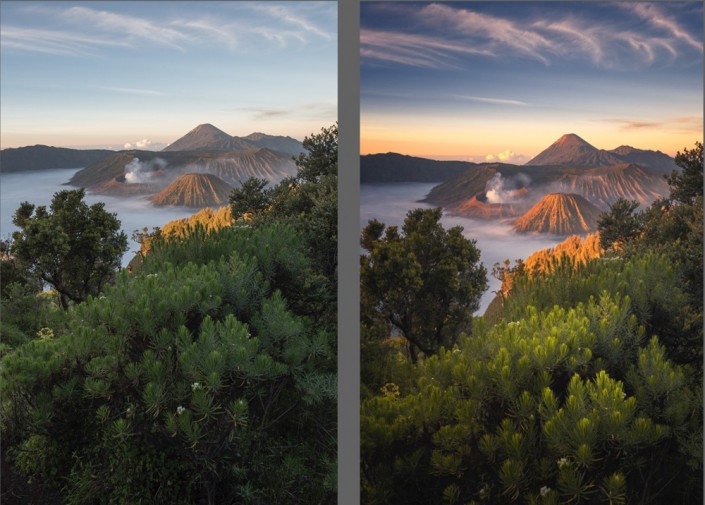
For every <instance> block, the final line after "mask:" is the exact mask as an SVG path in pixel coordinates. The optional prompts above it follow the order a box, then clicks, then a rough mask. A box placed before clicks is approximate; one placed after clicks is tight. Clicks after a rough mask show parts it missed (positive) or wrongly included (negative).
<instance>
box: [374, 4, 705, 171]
mask: <svg viewBox="0 0 705 505" xmlns="http://www.w3.org/2000/svg"><path fill="white" fill-rule="evenodd" d="M360 11H361V23H360V63H361V69H360V94H361V97H360V129H361V132H360V133H361V135H360V144H361V152H362V154H370V153H384V152H398V153H403V154H408V155H414V156H423V157H429V158H435V159H457V160H466V161H476V162H484V161H503V162H506V163H516V164H521V163H524V162H526V161H528V160H529V159H531V158H532V157H534V156H535V155H537V154H538V153H540V152H541V151H542V150H544V149H545V148H547V147H548V146H549V145H551V144H552V143H553V142H554V141H556V140H557V139H558V138H560V137H561V136H562V135H563V134H566V133H575V134H577V135H579V136H580V137H582V138H583V139H584V140H586V141H587V142H589V143H590V144H592V145H593V146H595V147H597V148H599V149H614V148H616V147H618V146H620V145H631V146H632V147H636V148H640V149H653V150H660V151H662V152H665V153H667V154H669V155H671V156H673V155H675V153H676V152H677V151H682V150H683V149H684V148H689V149H690V148H692V147H693V146H694V143H695V142H696V141H702V139H703V4H702V2H674V3H665V2H658V3H645V2H621V3H607V2H550V3H549V2H472V3H430V2H408V3H407V2H403V3H394V2H362V3H361V5H360Z"/></svg>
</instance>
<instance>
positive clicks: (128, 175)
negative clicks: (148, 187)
mask: <svg viewBox="0 0 705 505" xmlns="http://www.w3.org/2000/svg"><path fill="white" fill-rule="evenodd" d="M166 166H167V162H166V161H165V160H163V159H162V158H154V159H153V160H149V161H140V159H139V158H132V161H131V162H129V163H128V164H127V165H125V182H126V183H128V184H138V183H144V182H149V181H151V180H152V177H153V176H154V173H155V172H156V171H157V170H161V169H163V168H164V167H166Z"/></svg>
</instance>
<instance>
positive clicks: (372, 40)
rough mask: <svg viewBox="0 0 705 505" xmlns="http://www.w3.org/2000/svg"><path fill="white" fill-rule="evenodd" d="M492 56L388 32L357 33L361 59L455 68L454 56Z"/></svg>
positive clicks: (483, 51)
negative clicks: (358, 34)
mask: <svg viewBox="0 0 705 505" xmlns="http://www.w3.org/2000/svg"><path fill="white" fill-rule="evenodd" d="M460 54H474V55H484V56H491V55H492V52H491V51H489V50H486V49H478V48H474V47H472V46H470V45H467V44H458V43H454V42H452V41H448V40H444V39H442V38H436V37H430V36H425V35H414V34H407V33H395V32H389V31H378V30H369V29H362V30H360V56H362V57H367V58H371V59H376V60H382V61H392V62H397V63H403V64H407V65H414V66H419V67H428V68H442V67H454V66H457V63H458V60H457V58H456V56H457V55H460Z"/></svg>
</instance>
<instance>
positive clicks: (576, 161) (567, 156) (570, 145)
mask: <svg viewBox="0 0 705 505" xmlns="http://www.w3.org/2000/svg"><path fill="white" fill-rule="evenodd" d="M620 162H621V160H620V159H619V158H618V157H617V156H615V155H614V154H610V153H609V152H607V151H604V150H602V149H597V148H596V147H594V146H593V145H591V144H590V143H588V142H586V141H585V140H584V139H582V138H580V137H579V136H578V135H576V134H575V133H567V134H565V135H563V136H562V137H561V138H559V139H558V140H556V141H555V142H554V143H553V144H551V145H550V146H549V147H548V148H546V149H544V150H543V151H541V153H539V154H538V155H537V156H535V157H534V158H533V159H531V160H529V161H528V162H526V165H564V166H569V165H573V166H579V167H580V166H584V167H597V166H602V165H614V164H617V163H620Z"/></svg>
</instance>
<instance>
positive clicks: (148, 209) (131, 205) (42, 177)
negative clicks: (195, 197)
mask: <svg viewBox="0 0 705 505" xmlns="http://www.w3.org/2000/svg"><path fill="white" fill-rule="evenodd" d="M77 171H78V169H75V168H69V169H55V170H38V171H32V172H17V173H8V174H0V238H1V239H3V240H4V239H7V238H9V237H10V236H12V232H13V231H16V230H17V227H16V226H15V225H13V224H12V217H13V216H14V213H15V210H17V208H18V207H19V206H20V204H21V203H22V202H24V201H27V202H30V203H33V204H35V205H46V206H48V205H49V204H50V203H51V199H52V197H53V196H54V193H56V192H57V191H62V190H65V189H76V188H75V187H74V186H66V185H64V184H65V183H66V181H68V180H69V179H71V177H72V176H73V175H74V174H75V173H76V172H77ZM84 200H85V201H86V202H87V203H88V204H89V205H92V204H94V203H97V202H103V203H105V208H106V209H107V210H108V211H109V212H115V213H117V217H118V219H119V220H120V222H121V223H122V230H123V231H124V232H125V234H127V237H128V239H130V238H131V237H132V232H133V231H135V230H140V231H141V230H142V229H143V228H145V227H147V228H148V229H149V231H152V228H153V227H155V226H159V227H161V226H164V225H165V224H166V223H168V222H169V221H173V220H174V219H179V218H182V217H188V216H190V215H192V214H193V213H194V212H196V210H195V209H189V208H183V207H155V206H154V205H152V204H151V203H150V202H149V201H148V200H147V199H146V197H144V196H132V197H122V196H121V197H114V196H106V195H94V194H90V193H87V194H86V197H85V199H84ZM128 245H129V250H128V251H127V252H126V253H125V255H124V256H123V257H122V265H123V266H127V264H128V263H129V262H130V260H131V259H132V258H133V257H134V255H135V254H136V253H137V251H138V250H139V244H137V243H136V242H134V241H132V240H128Z"/></svg>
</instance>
